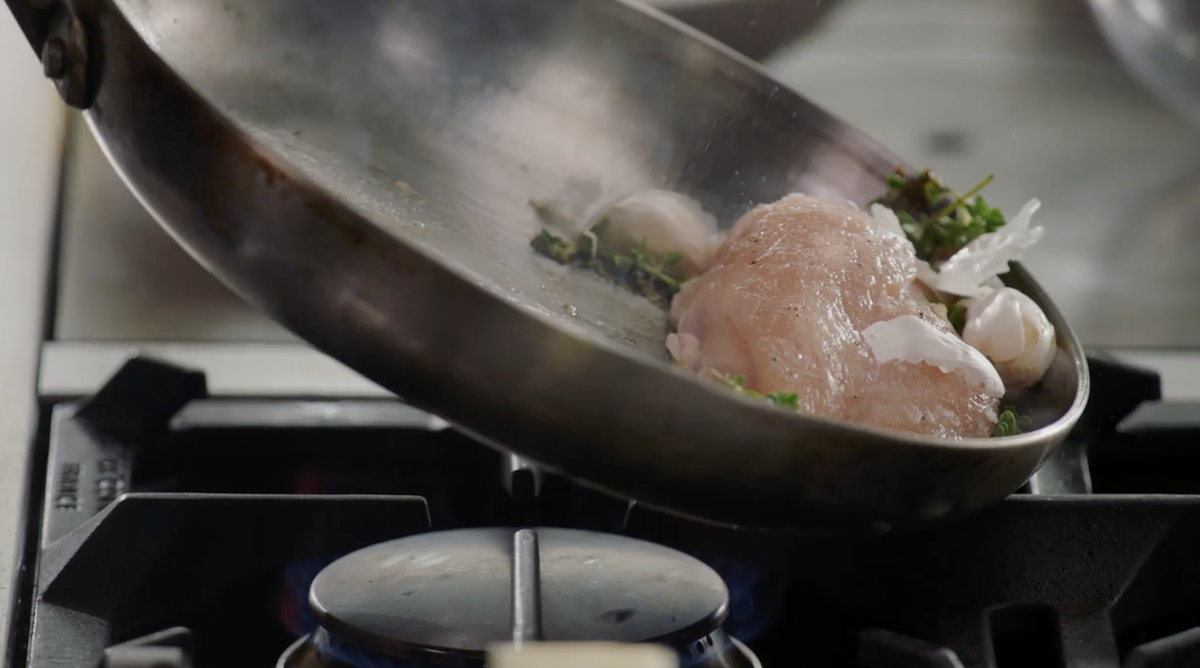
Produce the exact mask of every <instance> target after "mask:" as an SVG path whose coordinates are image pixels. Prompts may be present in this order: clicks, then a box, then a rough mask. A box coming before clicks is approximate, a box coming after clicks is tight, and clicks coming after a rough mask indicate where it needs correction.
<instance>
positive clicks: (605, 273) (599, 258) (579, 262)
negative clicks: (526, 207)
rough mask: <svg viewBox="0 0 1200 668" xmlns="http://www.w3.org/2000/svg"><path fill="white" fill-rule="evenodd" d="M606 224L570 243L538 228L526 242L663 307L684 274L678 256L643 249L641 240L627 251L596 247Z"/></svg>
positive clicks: (601, 223) (602, 222)
mask: <svg viewBox="0 0 1200 668" xmlns="http://www.w3.org/2000/svg"><path fill="white" fill-rule="evenodd" d="M607 226H608V221H607V220H602V221H600V222H599V223H597V224H596V225H593V226H592V229H591V230H590V231H588V232H584V233H583V234H581V235H580V236H579V238H578V239H577V240H575V241H574V242H572V241H568V240H566V239H563V238H562V237H559V236H555V235H554V234H551V233H550V232H548V231H546V230H542V231H541V232H539V233H538V235H537V236H535V237H534V238H533V240H532V241H530V242H529V245H530V247H532V248H533V250H535V251H537V252H538V253H540V254H542V255H545V256H546V257H548V258H550V259H551V260H554V261H555V262H558V263H559V264H564V265H573V266H578V267H585V268H587V269H591V270H592V271H594V272H596V273H597V274H599V275H600V276H602V277H604V278H606V279H608V280H611V281H614V282H616V283H619V284H621V285H624V286H626V287H628V288H630V289H632V290H634V291H635V292H637V293H639V294H641V295H642V296H644V297H646V298H647V299H649V300H650V301H652V302H654V303H655V304H657V305H659V306H662V307H663V308H666V307H667V306H669V305H670V303H671V297H672V296H674V294H675V293H676V292H679V285H680V283H682V282H683V281H684V280H686V278H687V277H686V276H685V275H684V272H683V270H682V269H680V268H679V267H678V264H679V261H680V260H681V259H682V257H683V256H682V255H680V254H679V253H675V252H671V253H666V254H664V255H662V256H661V257H659V256H657V255H655V254H654V253H651V252H650V251H649V250H647V249H646V242H645V240H643V241H642V245H641V246H640V247H639V248H634V249H631V250H630V251H629V252H628V253H606V252H603V251H601V250H600V248H599V247H600V237H601V236H602V235H603V234H604V231H605V229H606V228H607Z"/></svg>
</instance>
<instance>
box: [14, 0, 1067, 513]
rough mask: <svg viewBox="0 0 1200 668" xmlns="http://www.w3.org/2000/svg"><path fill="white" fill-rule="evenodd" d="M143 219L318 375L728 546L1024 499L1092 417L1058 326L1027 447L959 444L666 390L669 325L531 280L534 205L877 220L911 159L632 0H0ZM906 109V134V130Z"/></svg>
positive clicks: (651, 312)
mask: <svg viewBox="0 0 1200 668" xmlns="http://www.w3.org/2000/svg"><path fill="white" fill-rule="evenodd" d="M7 2H8V4H9V6H10V8H11V9H12V10H13V11H14V13H15V14H16V15H17V16H18V17H19V19H20V20H21V21H22V25H23V27H24V28H25V30H26V33H27V35H28V36H29V38H30V41H31V43H32V44H33V45H34V47H35V49H38V50H39V51H40V52H41V53H43V63H44V65H45V66H46V69H47V72H48V73H49V74H50V75H52V76H53V77H54V78H55V80H56V82H57V84H58V85H59V90H60V92H62V94H63V97H64V99H65V100H67V101H68V103H70V104H72V105H75V106H78V107H81V108H87V109H88V120H89V122H90V124H91V127H92V128H93V130H94V132H95V133H96V135H97V136H98V137H99V139H100V141H101V143H102V145H103V146H104V149H105V151H106V152H107V154H108V156H109V158H110V159H111V160H112V161H113V163H114V164H115V165H116V166H117V167H118V169H119V170H120V172H121V174H122V175H123V177H124V178H125V179H126V180H127V181H128V183H129V184H130V185H131V186H132V188H133V189H134V190H135V192H136V193H137V194H138V196H139V197H140V198H141V200H142V201H143V203H144V204H145V205H146V206H147V207H148V208H149V209H150V210H151V211H152V212H153V214H154V215H155V216H156V217H157V218H158V220H160V221H161V222H162V224H163V225H164V226H166V228H167V229H168V230H170V231H171V233H172V234H173V235H175V237H176V238H177V239H178V240H179V241H180V242H181V243H182V244H184V245H185V246H186V247H187V248H188V249H190V251H191V252H192V253H194V254H195V256H196V257H197V258H198V259H199V260H200V261H201V262H203V263H204V264H205V265H206V266H207V267H208V268H209V269H211V270H212V271H213V272H214V273H215V274H216V275H218V276H219V277H221V278H222V279H223V280H225V281H226V282H228V283H229V284H230V285H231V286H233V287H234V288H235V289H236V290H238V291H239V292H240V293H241V294H242V295H244V296H245V297H246V298H247V299H248V300H250V301H252V302H254V303H255V304H258V305H259V306H261V307H262V308H263V309H264V310H266V311H267V312H268V313H269V314H270V315H271V316H273V317H274V318H276V319H278V320H279V321H280V322H281V323H283V324H284V325H285V326H287V327H289V328H291V329H292V330H294V331H295V332H296V333H298V334H299V335H300V336H302V337H304V338H305V339H307V340H308V341H310V342H311V343H312V344H313V345H314V346H316V347H317V348H319V349H321V350H323V351H325V352H327V353H329V354H330V355H332V356H333V357H335V358H337V359H339V360H342V361H343V362H345V363H346V364H348V365H349V366H350V367H352V368H354V369H356V370H358V371H359V372H361V373H363V374H364V375H365V376H367V377H369V378H371V379H373V380H375V381H377V382H379V383H380V384H382V385H384V386H385V387H387V388H389V389H391V390H393V391H395V392H396V393H397V394H398V395H399V396H401V397H403V398H404V399H405V400H406V401H408V402H410V403H412V404H413V405H415V406H418V407H422V408H425V409H428V410H430V411H432V412H435V413H438V414H440V415H442V416H444V417H445V418H447V419H448V420H450V421H451V422H453V423H455V424H456V425H458V426H459V427H461V428H462V429H464V430H466V431H468V432H470V433H472V434H474V435H476V436H478V437H480V438H482V439H484V440H485V441H487V442H489V443H492V444H495V445H497V446H498V447H502V448H506V449H511V450H513V451H516V452H518V453H520V454H522V455H525V456H527V457H529V458H531V459H533V460H535V461H537V462H540V463H542V464H543V465H546V466H548V467H550V468H552V469H556V470H558V471H561V472H563V473H565V474H567V475H569V476H571V477H574V478H576V479H578V480H580V481H583V482H585V483H588V484H591V485H594V486H596V487H600V488H603V489H607V490H610V491H612V492H616V493H618V494H621V495H625V496H628V497H632V498H635V499H637V500H639V501H640V502H643V503H647V504H650V505H655V506H659V507H663V508H666V509H669V510H672V511H675V512H678V513H682V514H687V515H690V516H694V517H699V518H703V519H707V520H710V521H715V522H720V523H724V524H732V525H739V526H754V527H762V528H771V529H802V530H823V529H854V528H864V527H879V526H881V525H882V526H897V525H906V524H914V523H920V522H924V521H931V520H935V519H939V518H947V517H953V516H956V515H959V514H962V513H964V512H967V511H970V510H972V509H975V508H978V507H980V506H983V505H985V504H987V503H989V502H992V501H995V500H997V499H1000V498H1001V497H1003V496H1005V495H1007V494H1008V493H1010V492H1012V491H1013V490H1015V489H1016V488H1017V487H1019V486H1020V485H1021V484H1022V483H1023V482H1024V481H1025V480H1026V479H1027V478H1029V476H1030V475H1031V474H1032V473H1033V472H1034V471H1035V470H1036V469H1037V467H1038V466H1039V464H1040V463H1041V462H1042V461H1043V460H1044V458H1045V457H1046V456H1047V454H1048V453H1049V451H1050V450H1051V449H1052V448H1053V447H1054V446H1055V444H1057V443H1058V442H1059V441H1060V440H1061V439H1063V437H1064V436H1065V435H1066V434H1067V432H1068V431H1069V430H1070V428H1071V426H1072V425H1073V424H1074V423H1075V421H1076V420H1077V419H1078V417H1079V415H1080V413H1081V411H1082V409H1083V406H1084V404H1085V402H1086V399H1087V394H1088V376H1087V370H1086V362H1085V359H1084V356H1083V354H1082V352H1081V350H1080V347H1079V344H1078V342H1077V341H1076V339H1075V337H1074V336H1073V335H1072V333H1071V331H1070V329H1069V327H1068V326H1067V323H1065V322H1063V320H1062V318H1061V316H1060V315H1059V313H1058V311H1057V309H1055V308H1054V306H1053V305H1052V304H1051V303H1050V302H1049V300H1048V299H1047V297H1046V295H1045V294H1044V293H1043V292H1042V291H1041V290H1040V289H1039V288H1038V287H1037V285H1036V284H1035V283H1034V282H1033V281H1032V280H1031V279H1030V278H1029V276H1028V275H1027V274H1026V273H1025V272H1024V271H1023V270H1021V269H1016V270H1014V271H1013V272H1012V274H1011V275H1010V283H1011V284H1012V285H1015V286H1017V287H1019V288H1021V289H1023V290H1025V291H1026V292H1027V293H1028V294H1030V295H1031V296H1032V297H1033V298H1034V299H1035V300H1037V301H1038V302H1039V303H1040V304H1041V305H1042V306H1043V308H1045V310H1046V312H1047V313H1048V315H1049V316H1050V317H1051V319H1052V320H1053V322H1054V325H1055V326H1056V327H1057V328H1058V332H1059V344H1060V346H1061V352H1060V355H1059V358H1058V360H1057V361H1056V363H1055V365H1054V367H1053V369H1052V370H1051V372H1050V374H1049V375H1048V377H1047V379H1046V381H1045V383H1044V387H1043V389H1042V391H1041V392H1040V393H1038V394H1037V395H1036V396H1032V397H1030V398H1029V402H1030V405H1031V409H1032V410H1033V412H1034V414H1035V416H1036V419H1037V420H1038V421H1039V423H1040V425H1041V426H1040V428H1039V429H1037V430H1036V431H1033V432H1031V433H1027V434H1024V435H1021V436H1017V437H1012V438H1008V439H1004V440H966V441H961V442H941V441H934V440H930V439H925V438H918V437H906V436H904V435H898V434H893V433H885V432H882V431H875V430H871V429H864V428H860V427H856V426H853V425H848V424H842V423H837V422H832V421H828V420H823V419H816V418H811V417H805V416H802V415H793V414H788V413H786V412H784V411H779V410H775V409H772V408H769V407H766V406H763V405H760V404H759V403H757V402H753V401H750V400H744V399H742V398H740V397H737V396H735V395H733V394H731V393H729V392H725V391H721V390H717V389H713V388H710V387H708V386H706V385H703V384H700V383H698V382H696V381H694V380H692V379H690V378H687V377H685V376H684V375H683V374H681V373H678V372H676V371H674V370H672V369H671V368H670V367H669V365H668V364H667V363H666V362H665V352H664V349H663V343H662V342H663V337H664V332H665V316H664V314H663V313H661V312H659V311H658V310H657V309H655V308H654V307H652V306H651V305H649V304H648V303H643V302H642V301H640V300H639V299H636V298H633V297H631V296H627V295H624V294H622V293H620V292H618V291H616V290H614V289H612V288H610V287H609V286H606V285H603V284H602V283H601V282H600V281H599V280H593V279H592V278H591V277H587V276H583V275H580V274H577V273H571V272H568V271H565V270H563V269H562V268H561V267H558V266H557V265H553V264H552V263H550V262H548V261H546V260H544V259H543V258H540V257H537V256H536V255H534V254H533V253H532V252H531V251H530V249H529V248H528V241H529V239H530V238H531V237H532V236H533V234H534V233H535V232H536V231H537V230H538V227H539V223H538V221H537V220H536V219H535V217H534V214H533V212H532V211H531V209H530V208H529V207H528V204H527V202H528V200H529V199H530V198H531V197H553V196H561V195H562V194H563V193H571V194H573V195H574V196H575V197H577V198H578V199H579V201H584V200H589V199H596V198H599V197H601V196H605V195H612V194H617V193H622V192H625V191H630V190H634V189H638V188H645V187H666V188H671V189H677V190H680V191H683V192H686V193H688V194H690V195H692V196H693V197H695V198H697V199H699V200H700V201H701V202H702V203H704V204H705V205H706V207H707V208H708V209H709V210H710V211H712V212H714V213H716V214H717V216H718V217H719V218H720V219H722V220H723V221H725V223H726V224H728V223H729V222H731V221H732V220H733V219H734V218H735V217H736V216H737V215H738V214H739V213H740V212H742V211H744V210H745V209H746V208H747V207H749V206H750V205H752V204H753V203H755V202H761V201H766V200H772V199H774V198H777V197H779V196H781V195H783V194H785V193H788V192H791V191H796V190H802V191H806V192H809V193H812V194H818V195H827V196H839V197H845V198H848V199H851V200H854V201H857V202H859V203H864V202H866V201H867V200H869V199H871V198H872V197H874V196H876V195H877V194H878V193H879V191H880V190H881V188H882V187H883V185H882V184H883V177H884V175H885V174H887V173H889V172H891V171H892V170H893V168H895V167H896V166H897V165H899V164H902V161H901V160H900V159H899V158H897V157H896V156H894V155H892V154H891V153H889V152H888V151H887V150H886V149H884V148H883V147H881V146H879V145H877V144H876V143H875V142H873V141H871V140H870V139H868V138H867V137H866V136H864V135H863V134H861V133H860V132H858V131H856V130H854V129H853V128H850V127H847V126H846V125H845V124H843V123H841V122H839V121H838V120H837V119H834V118H831V117H830V116H829V115H827V114H826V113H824V112H822V111H821V110H820V109H818V108H816V107H815V106H813V105H812V104H810V103H809V102H807V101H805V100H804V99H803V98H802V97H800V96H799V95H797V94H796V93H794V92H792V91H790V90H788V89H786V88H784V87H782V86H780V85H779V84H777V83H776V82H774V81H772V80H771V79H770V78H769V77H767V76H766V75H765V74H764V73H763V72H762V71H761V70H759V69H758V68H757V67H756V66H755V65H754V64H753V63H751V62H750V61H748V60H746V59H744V58H742V57H740V56H738V55H735V54H734V53H732V52H731V51H729V50H727V49H724V48H723V47H721V46H719V45H717V44H715V43H714V42H712V41H711V40H708V39H706V38H704V37H702V36H700V35H698V34H697V33H695V32H693V31H690V30H688V29H686V28H683V27H681V26H680V25H678V24H676V23H675V22H673V21H671V20H668V19H666V18H664V17H662V16H660V15H658V14H657V13H655V12H653V11H648V10H646V9H643V8H640V7H639V6H635V5H632V4H627V3H625V2H619V1H615V0H440V1H438V2H431V1H428V0H355V1H354V2H330V1H328V0H257V1H256V2H234V1H232V0H227V1H222V0H79V1H74V0H72V1H69V2H66V3H65V4H63V3H50V4H46V2H45V0H7ZM897 113H903V110H897Z"/></svg>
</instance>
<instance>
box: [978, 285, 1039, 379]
mask: <svg viewBox="0 0 1200 668" xmlns="http://www.w3.org/2000/svg"><path fill="white" fill-rule="evenodd" d="M963 303H964V304H965V305H966V307H967V320H966V326H964V327H963V340H964V341H966V342H967V343H969V344H970V345H971V346H972V347H974V348H975V349H976V350H978V351H979V352H981V353H983V354H984V356H985V357H987V358H988V359H989V360H991V361H992V363H993V364H995V365H996V370H997V371H998V372H999V373H1000V377H1001V378H1003V379H1004V383H1005V385H1007V386H1008V387H1010V388H1011V387H1029V386H1031V385H1034V384H1036V383H1037V382H1038V381H1039V380H1041V379H1042V376H1044V375H1045V374H1046V371H1047V370H1048V369H1049V368H1050V364H1051V363H1052V362H1053V361H1054V353H1055V351H1056V350H1057V347H1058V346H1057V342H1056V340H1055V333H1054V325H1052V324H1050V320H1049V319H1048V318H1047V317H1046V314H1045V313H1044V312H1043V311H1042V308H1041V307H1040V306H1038V305H1037V303H1036V302H1034V301H1033V300H1032V299H1030V298H1029V297H1028V296H1026V295H1024V294H1023V293H1021V292H1019V291H1017V290H1014V289H1013V288H1001V289H999V290H994V291H992V292H990V293H988V294H986V295H983V296H981V297H973V298H970V299H966V300H964V301H963Z"/></svg>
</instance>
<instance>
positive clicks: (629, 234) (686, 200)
mask: <svg viewBox="0 0 1200 668" xmlns="http://www.w3.org/2000/svg"><path fill="white" fill-rule="evenodd" d="M602 223H603V229H602V230H597V229H596V228H597V226H598V225H601V224H602ZM587 228H588V229H589V230H591V231H593V232H596V233H597V236H598V237H599V242H600V249H601V250H603V251H606V252H617V253H625V252H628V251H630V250H633V249H635V248H640V247H641V246H642V244H643V242H644V243H645V244H646V250H647V251H649V252H651V253H653V254H655V255H659V256H662V255H665V254H667V253H679V254H680V256H681V257H680V259H679V261H678V265H677V266H678V268H679V269H682V270H683V271H684V273H685V274H686V275H687V276H689V277H691V276H696V275H699V274H700V273H701V272H703V271H704V270H705V269H707V268H708V265H709V264H711V263H712V259H713V256H714V255H716V252H717V248H718V246H719V242H720V239H719V237H718V236H717V221H716V219H715V218H713V217H712V216H711V215H709V214H708V213H707V212H705V211H704V208H703V207H701V206H700V203H699V202H697V201H695V200H693V199H691V198H690V197H686V196H684V195H680V194H679V193H675V192H670V191H667V190H644V191H641V192H637V193H633V194H632V195H627V196H625V197H622V198H620V199H618V200H616V201H614V202H612V203H611V204H609V205H607V206H605V207H603V208H602V209H601V210H600V211H598V212H597V213H596V214H594V215H593V216H592V217H591V221H590V222H589V223H588V226H587Z"/></svg>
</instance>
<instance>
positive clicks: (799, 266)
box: [667, 195, 999, 438]
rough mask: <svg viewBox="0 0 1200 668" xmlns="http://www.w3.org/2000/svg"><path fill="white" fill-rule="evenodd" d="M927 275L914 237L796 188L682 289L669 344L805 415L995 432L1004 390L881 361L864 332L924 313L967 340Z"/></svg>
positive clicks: (745, 223) (747, 222) (749, 220)
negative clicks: (934, 295)
mask: <svg viewBox="0 0 1200 668" xmlns="http://www.w3.org/2000/svg"><path fill="white" fill-rule="evenodd" d="M916 275H917V262H916V257H915V255H914V253H913V248H912V245H911V244H910V243H909V242H908V240H907V239H904V238H902V237H900V236H898V235H897V234H894V233H892V232H890V231H888V230H887V229H886V228H884V227H881V226H880V224H878V223H877V222H876V221H875V220H874V219H873V218H872V217H871V216H870V215H869V214H867V213H865V212H862V211H859V210H857V209H854V208H851V207H850V206H846V205H840V204H835V203H832V202H828V201H824V200H820V199H816V198H813V197H807V196H804V195H789V196H788V197H785V198H784V199H782V200H780V201H778V202H776V203H774V204H770V205H763V206H759V207H756V208H755V209H753V210H751V211H750V212H748V213H747V214H746V215H745V216H743V217H742V218H741V219H740V220H738V222H737V223H736V224H735V225H734V227H733V229H732V230H731V232H730V235H729V238H728V240H727V241H726V243H725V244H724V245H723V246H722V247H721V249H720V250H719V251H718V252H717V255H716V257H715V258H714V261H713V265H712V267H711V268H710V269H709V270H708V271H707V272H706V273H704V274H703V275H701V276H700V277H698V278H696V279H693V280H692V281H689V282H688V283H687V284H686V285H684V286H683V289H682V290H681V291H680V292H679V293H678V294H677V295H676V296H675V299H674V301H673V302H672V305H671V317H672V320H673V321H674V322H675V325H676V333H675V334H672V335H671V336H670V337H669V339H668V342H667V347H668V349H669V350H670V351H671V353H672V355H673V356H674V358H675V361H676V363H677V364H678V365H680V366H683V367H685V368H688V369H690V370H692V371H694V372H696V373H699V374H702V375H711V374H712V372H713V371H716V372H719V373H722V374H726V375H728V376H739V375H740V376H744V377H745V386H746V387H747V388H748V389H753V390H757V391H759V392H794V393H796V395H797V396H798V402H797V405H798V408H799V410H800V411H802V412H805V413H809V414H813V415H820V416H825V417H831V418H839V419H843V420H847V421H850V422H856V423H862V424H869V425H874V426H878V427H886V428H891V429H899V430H904V431H910V432H916V433H920V434H927V435H933V436H941V437H949V438H954V437H972V436H978V437H986V436H989V435H991V433H992V430H993V428H994V426H995V424H996V418H997V409H998V408H999V405H998V403H999V399H998V398H995V396H994V395H995V394H996V393H995V392H994V391H992V392H988V391H985V388H984V386H983V385H982V384H980V383H979V382H978V380H976V382H972V381H969V380H968V376H967V375H966V374H965V373H964V371H963V370H961V369H949V370H947V371H943V370H942V369H941V368H939V367H937V366H931V365H929V364H926V363H923V362H920V363H910V362H904V361H896V360H893V361H887V362H886V363H884V364H882V365H881V364H879V363H877V361H876V359H875V356H874V354H873V353H872V349H871V346H869V345H868V344H867V342H866V341H865V340H864V336H863V334H862V332H863V330H865V329H867V328H868V327H869V326H870V325H872V324H874V323H877V322H882V321H889V320H892V319H894V318H897V317H900V316H916V317H918V318H920V319H921V320H922V321H924V322H925V323H928V324H929V325H931V326H932V328H933V329H935V330H937V331H936V332H932V333H934V334H937V332H946V333H949V334H950V335H951V336H953V337H955V339H954V342H955V343H959V342H960V340H958V339H957V334H955V333H954V329H953V327H952V326H951V325H950V323H949V322H948V321H947V320H946V319H945V318H944V316H941V315H938V313H937V312H935V310H934V308H933V305H931V304H930V303H929V301H928V299H927V297H926V295H925V293H924V292H923V291H922V288H921V287H919V284H918V283H915V281H914V279H915V278H916ZM916 324H917V325H920V324H921V323H916ZM938 335H939V336H940V334H938ZM963 345H964V346H965V344H963ZM983 361H984V363H985V364H986V360H983ZM991 373H993V374H994V373H995V372H994V370H993V371H991ZM989 395H991V396H989Z"/></svg>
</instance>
